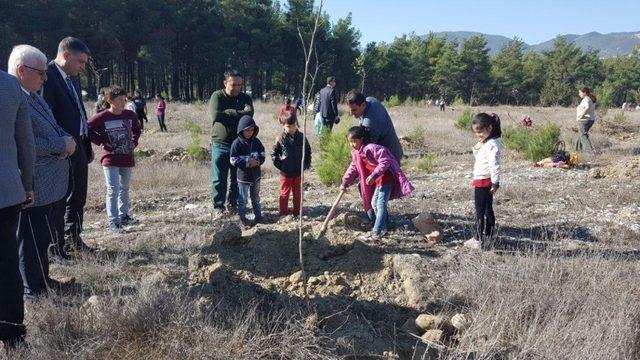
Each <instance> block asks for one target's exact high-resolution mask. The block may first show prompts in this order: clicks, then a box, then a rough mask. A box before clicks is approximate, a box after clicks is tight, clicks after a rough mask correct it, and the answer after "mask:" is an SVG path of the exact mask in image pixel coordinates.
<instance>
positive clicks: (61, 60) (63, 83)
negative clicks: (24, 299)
mask: <svg viewBox="0 0 640 360" xmlns="http://www.w3.org/2000/svg"><path fill="white" fill-rule="evenodd" d="M90 55H91V52H90V51H89V48H88V47H87V46H86V45H85V44H84V43H83V42H82V41H80V40H79V39H76V38H73V37H66V38H64V39H62V41H60V43H59V44H58V53H57V55H56V58H55V60H54V61H52V62H51V63H49V66H48V68H47V81H46V82H45V84H44V87H43V96H44V99H45V100H46V102H47V103H48V104H49V107H50V108H51V111H52V112H53V117H54V118H55V119H56V121H57V122H58V124H59V125H60V126H61V127H62V129H63V130H64V131H66V132H67V133H68V134H70V135H71V136H73V139H74V140H75V142H76V144H77V149H76V152H75V153H73V155H71V157H70V160H71V177H70V183H69V190H70V191H69V193H68V196H67V197H66V199H65V200H63V201H60V202H58V203H57V204H55V205H54V209H53V217H54V227H55V229H56V240H57V251H58V254H59V255H60V256H62V257H63V258H64V257H67V255H66V251H65V246H64V244H65V243H66V244H67V245H68V246H69V247H73V248H75V249H79V250H91V248H89V247H88V246H87V245H86V244H85V243H84V242H83V241H82V239H81V237H80V233H81V232H82V219H83V216H84V204H85V202H86V199H87V177H88V173H89V163H90V162H91V161H92V160H93V151H92V149H91V142H90V141H89V137H88V127H87V113H86V111H85V109H84V105H83V103H82V97H81V89H80V82H79V81H78V78H77V76H78V74H80V72H81V71H83V70H84V68H85V66H86V64H87V62H88V61H89V56H90ZM63 214H64V220H62V216H63Z"/></svg>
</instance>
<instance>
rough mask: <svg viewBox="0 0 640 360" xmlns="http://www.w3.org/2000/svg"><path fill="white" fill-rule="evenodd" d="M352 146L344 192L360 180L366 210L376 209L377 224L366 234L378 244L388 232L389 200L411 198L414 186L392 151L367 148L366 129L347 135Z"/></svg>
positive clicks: (376, 146)
mask: <svg viewBox="0 0 640 360" xmlns="http://www.w3.org/2000/svg"><path fill="white" fill-rule="evenodd" d="M347 140H348V141H349V144H351V148H352V149H353V151H351V159H352V160H351V165H349V167H348V168H347V171H346V172H345V174H344V176H343V178H342V185H341V186H340V188H341V189H346V188H347V187H348V186H349V185H351V184H352V183H353V182H354V181H355V179H356V178H358V177H359V178H360V195H361V196H362V205H363V207H364V210H365V211H366V212H367V213H369V210H370V209H373V212H374V214H375V223H374V225H373V230H372V231H371V232H370V233H369V234H367V236H366V238H365V239H367V240H371V241H373V242H374V243H375V244H379V243H380V239H381V238H382V236H384V234H385V233H386V232H387V224H386V223H387V218H388V212H387V203H388V202H389V200H392V199H397V198H399V197H402V196H405V195H408V194H410V193H411V192H412V191H413V186H412V185H411V183H410V182H409V180H407V177H406V176H405V175H404V173H403V172H402V170H400V165H398V161H397V160H396V158H395V157H393V155H392V154H391V152H390V151H389V149H387V148H386V147H384V146H382V145H377V144H367V141H366V140H367V139H366V132H365V128H363V127H361V126H354V127H352V128H350V129H349V132H348V133H347Z"/></svg>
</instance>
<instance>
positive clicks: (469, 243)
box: [464, 238, 482, 250]
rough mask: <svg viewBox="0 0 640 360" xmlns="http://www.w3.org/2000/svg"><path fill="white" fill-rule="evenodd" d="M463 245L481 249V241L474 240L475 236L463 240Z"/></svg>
mask: <svg viewBox="0 0 640 360" xmlns="http://www.w3.org/2000/svg"><path fill="white" fill-rule="evenodd" d="M464 247H467V248H469V249H474V250H480V249H482V243H481V242H480V241H478V240H476V238H471V239H469V240H467V241H465V242H464Z"/></svg>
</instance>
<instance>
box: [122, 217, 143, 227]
mask: <svg viewBox="0 0 640 360" xmlns="http://www.w3.org/2000/svg"><path fill="white" fill-rule="evenodd" d="M139 223H140V221H138V220H136V219H134V218H132V217H130V216H129V215H125V216H123V217H122V218H121V219H120V224H121V225H123V226H127V225H138V224H139Z"/></svg>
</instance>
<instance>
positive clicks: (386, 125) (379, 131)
mask: <svg viewBox="0 0 640 360" xmlns="http://www.w3.org/2000/svg"><path fill="white" fill-rule="evenodd" d="M366 100H367V107H366V109H365V110H364V114H363V115H362V118H361V119H360V126H364V127H366V128H367V132H368V134H367V135H368V138H369V141H370V142H372V143H374V144H378V145H382V146H384V147H386V148H387V149H389V151H391V153H392V154H393V156H394V157H395V158H396V160H398V164H399V163H400V162H401V161H402V157H403V155H404V153H403V151H402V145H401V144H400V140H399V139H398V135H397V134H396V128H395V127H394V126H393V121H391V117H390V116H389V113H388V112H387V109H385V108H384V106H383V105H382V104H381V103H380V102H379V101H378V99H376V98H374V97H372V96H369V97H367V99H366Z"/></svg>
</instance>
